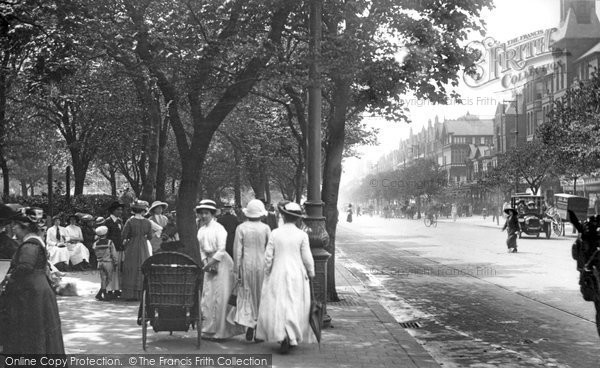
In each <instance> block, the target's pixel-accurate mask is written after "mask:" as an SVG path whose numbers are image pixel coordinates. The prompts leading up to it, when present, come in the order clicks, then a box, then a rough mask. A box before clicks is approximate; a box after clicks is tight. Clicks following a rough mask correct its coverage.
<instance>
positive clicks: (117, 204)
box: [106, 201, 125, 213]
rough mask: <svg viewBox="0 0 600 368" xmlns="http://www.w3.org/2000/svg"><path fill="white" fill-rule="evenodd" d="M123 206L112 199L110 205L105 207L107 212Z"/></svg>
mask: <svg viewBox="0 0 600 368" xmlns="http://www.w3.org/2000/svg"><path fill="white" fill-rule="evenodd" d="M123 207H125V205H124V204H123V203H121V202H119V201H114V202H113V203H111V204H110V206H108V208H107V209H106V210H107V211H108V212H109V213H113V212H114V211H115V210H116V209H117V208H123Z"/></svg>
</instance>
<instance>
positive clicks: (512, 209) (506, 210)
mask: <svg viewBox="0 0 600 368" xmlns="http://www.w3.org/2000/svg"><path fill="white" fill-rule="evenodd" d="M509 212H512V213H513V214H515V215H518V214H519V212H518V211H517V210H515V209H514V208H505V209H504V213H506V214H507V215H508V214H509Z"/></svg>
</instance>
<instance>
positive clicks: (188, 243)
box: [177, 159, 201, 262]
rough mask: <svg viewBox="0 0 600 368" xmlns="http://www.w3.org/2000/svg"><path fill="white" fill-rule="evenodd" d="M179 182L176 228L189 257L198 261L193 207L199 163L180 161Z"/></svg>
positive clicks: (196, 230) (198, 175) (198, 254)
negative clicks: (181, 164)
mask: <svg viewBox="0 0 600 368" xmlns="http://www.w3.org/2000/svg"><path fill="white" fill-rule="evenodd" d="M182 163H183V164H184V165H183V166H182V172H181V183H180V184H179V192H178V194H177V230H178V232H179V239H180V240H181V242H182V243H183V244H184V246H185V251H186V253H188V254H189V255H190V256H191V257H193V258H194V259H196V261H198V262H199V261H200V252H199V249H198V240H197V233H198V229H197V227H196V221H195V220H196V216H195V214H194V208H195V206H196V201H197V196H198V182H199V181H198V178H199V177H200V170H201V164H198V163H197V162H194V161H192V160H190V159H188V160H185V159H184V161H183V162H182Z"/></svg>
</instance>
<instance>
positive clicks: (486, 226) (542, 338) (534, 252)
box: [334, 216, 600, 368]
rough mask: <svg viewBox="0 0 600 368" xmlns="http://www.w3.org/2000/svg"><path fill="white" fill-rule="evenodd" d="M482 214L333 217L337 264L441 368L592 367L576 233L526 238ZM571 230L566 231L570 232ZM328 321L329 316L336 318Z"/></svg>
mask: <svg viewBox="0 0 600 368" xmlns="http://www.w3.org/2000/svg"><path fill="white" fill-rule="evenodd" d="M490 220H491V219H490V218H488V219H487V220H486V221H484V220H483V219H481V217H473V218H460V219H459V220H458V221H457V222H452V221H451V220H441V221H440V222H439V225H438V227H437V228H433V227H430V228H427V227H425V226H424V224H423V221H422V220H404V219H381V218H379V217H365V216H360V217H356V218H355V221H354V222H353V223H350V224H349V223H346V222H345V221H340V223H339V227H338V235H337V247H338V253H337V257H338V261H341V262H345V263H347V264H349V265H350V269H351V271H352V272H353V273H354V274H355V275H356V276H358V277H359V278H360V279H361V280H362V281H363V283H364V284H365V285H367V286H368V287H369V288H370V289H372V290H374V291H376V292H377V294H378V295H379V297H380V300H381V302H382V304H384V306H385V307H386V308H387V309H388V310H389V311H390V312H391V313H392V314H393V315H394V317H395V318H396V320H397V321H398V322H417V323H418V326H414V325H413V327H417V328H411V329H410V330H409V331H410V333H411V334H413V336H415V337H416V338H417V339H418V341H419V342H420V343H421V344H423V346H424V347H425V348H426V349H427V350H428V351H429V352H430V353H431V354H432V355H433V356H434V358H436V360H437V361H438V362H440V363H443V366H444V367H478V368H481V367H500V366H501V367H540V366H544V367H574V368H580V367H599V366H600V341H599V338H598V335H597V332H596V327H595V324H594V307H593V304H592V303H589V302H585V301H583V299H582V297H581V295H580V293H579V286H578V272H577V271H576V269H575V261H574V260H573V259H572V258H571V244H572V243H573V240H574V237H573V236H569V237H566V238H556V237H555V236H554V235H553V236H552V238H551V239H545V238H540V239H536V238H524V239H519V240H518V249H519V252H518V253H508V252H507V248H506V245H505V241H506V232H501V231H500V226H497V225H496V224H495V223H492V222H491V221H490ZM569 230H570V229H569V228H568V229H567V234H569ZM334 318H335V317H334Z"/></svg>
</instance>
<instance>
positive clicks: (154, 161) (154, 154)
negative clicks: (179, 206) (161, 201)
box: [140, 98, 161, 201]
mask: <svg viewBox="0 0 600 368" xmlns="http://www.w3.org/2000/svg"><path fill="white" fill-rule="evenodd" d="M149 101H151V105H150V107H149V110H150V111H148V114H149V117H148V128H149V129H148V145H147V147H148V149H147V152H148V156H147V158H148V161H147V164H148V171H147V172H146V176H145V180H144V181H143V183H142V188H143V189H142V194H141V198H142V199H144V200H146V201H152V200H153V199H154V193H155V189H156V179H157V173H158V159H159V150H160V148H159V138H160V123H161V113H160V105H159V102H158V100H157V99H155V98H151V99H149ZM140 169H141V168H140Z"/></svg>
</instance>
